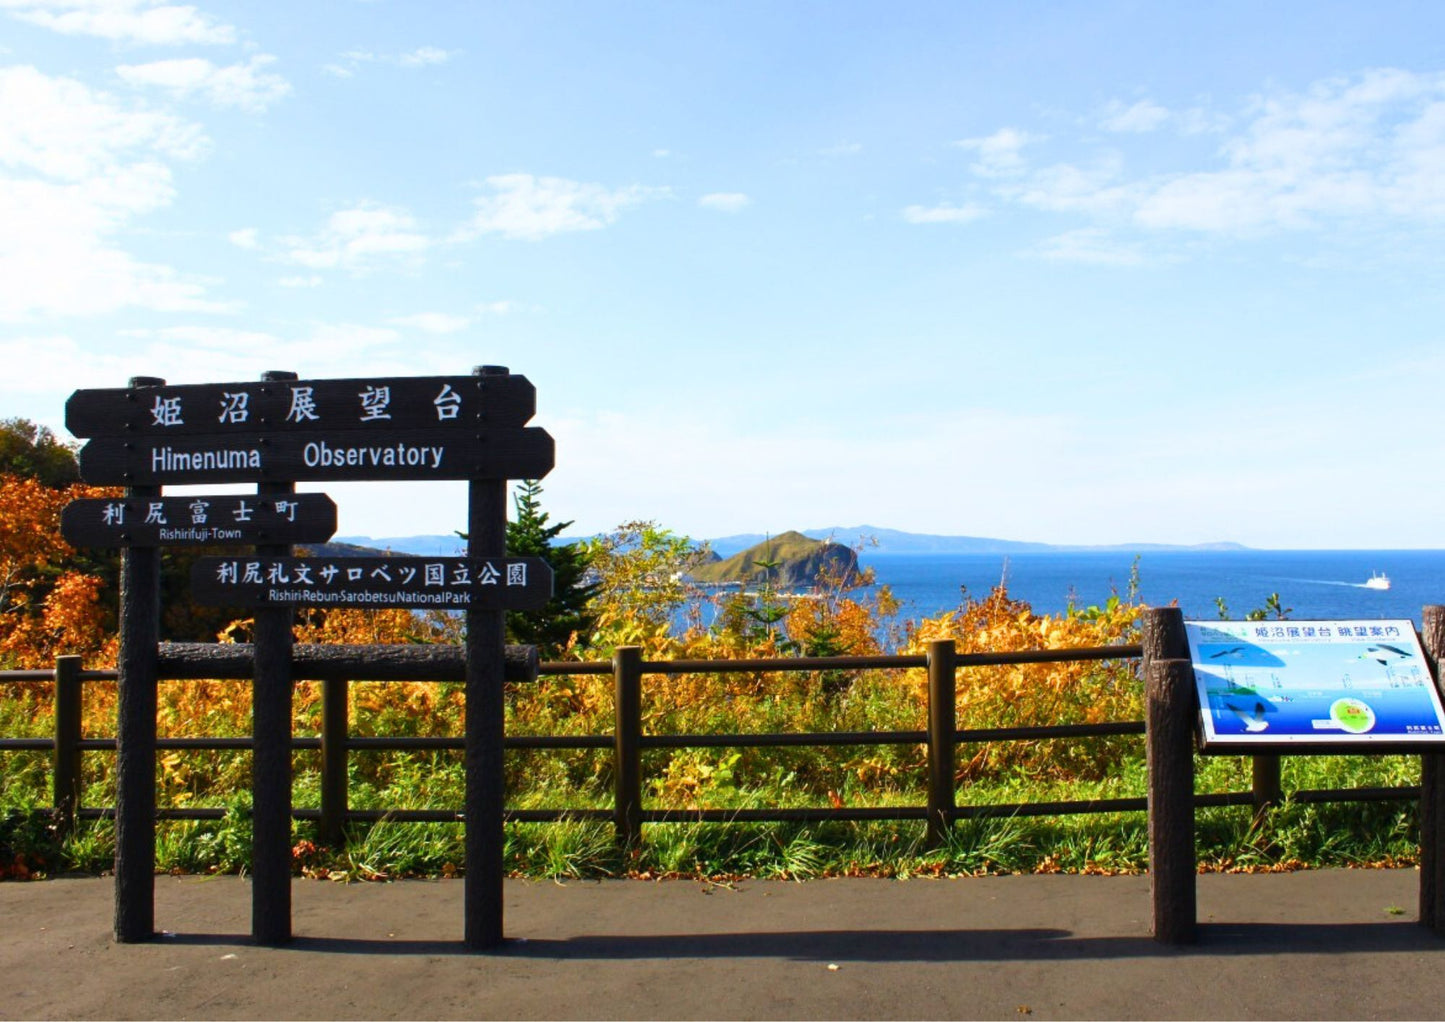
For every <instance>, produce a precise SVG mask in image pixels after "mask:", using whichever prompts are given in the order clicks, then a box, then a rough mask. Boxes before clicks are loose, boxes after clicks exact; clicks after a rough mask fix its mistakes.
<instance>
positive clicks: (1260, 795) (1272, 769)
mask: <svg viewBox="0 0 1445 1022" xmlns="http://www.w3.org/2000/svg"><path fill="white" fill-rule="evenodd" d="M1250 792H1251V793H1252V794H1253V796H1254V826H1256V827H1260V826H1263V825H1264V821H1265V818H1266V817H1267V816H1268V815H1269V811H1270V809H1271V808H1273V807H1274V806H1275V805H1277V804H1278V803H1279V800H1280V799H1281V798H1282V797H1283V796H1284V787H1283V784H1282V782H1281V780H1280V760H1279V756H1278V755H1273V754H1262V755H1258V756H1251V757H1250Z"/></svg>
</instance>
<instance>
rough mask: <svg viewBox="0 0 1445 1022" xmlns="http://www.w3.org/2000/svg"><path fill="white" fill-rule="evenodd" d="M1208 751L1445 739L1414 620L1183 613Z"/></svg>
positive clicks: (1379, 746) (1406, 745) (1362, 746)
mask: <svg viewBox="0 0 1445 1022" xmlns="http://www.w3.org/2000/svg"><path fill="white" fill-rule="evenodd" d="M1184 628H1185V633H1186V635H1187V636H1188V640H1189V654H1190V659H1191V661H1192V662H1193V667H1194V678H1195V685H1196V688H1197V690H1198V695H1199V709H1200V723H1201V746H1202V747H1203V748H1204V750H1205V751H1226V752H1227V751H1229V750H1233V751H1235V752H1241V751H1250V752H1256V751H1269V750H1270V749H1271V748H1278V749H1281V750H1283V751H1287V752H1319V751H1332V752H1355V753H1358V752H1364V751H1371V752H1375V751H1381V752H1384V751H1396V750H1399V749H1413V750H1415V751H1423V747H1426V746H1431V745H1435V746H1440V745H1442V744H1445V707H1442V704H1441V700H1440V693H1439V690H1438V689H1437V688H1436V685H1435V680H1434V676H1433V675H1432V674H1431V671H1430V665H1429V662H1428V661H1427V660H1426V659H1425V654H1424V652H1423V651H1422V650H1421V648H1420V641H1419V637H1418V636H1417V635H1416V634H1415V626H1414V623H1413V622H1411V621H1384V620H1378V621H1371V620H1350V621H1186V622H1185V623H1184Z"/></svg>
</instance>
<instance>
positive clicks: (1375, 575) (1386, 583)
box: [1365, 571, 1390, 589]
mask: <svg viewBox="0 0 1445 1022" xmlns="http://www.w3.org/2000/svg"><path fill="white" fill-rule="evenodd" d="M1365 588H1366V589H1389V588H1390V576H1389V575H1386V574H1385V573H1384V572H1383V571H1373V572H1371V573H1370V577H1369V579H1367V580H1366V582H1365Z"/></svg>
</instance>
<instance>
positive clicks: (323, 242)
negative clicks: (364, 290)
mask: <svg viewBox="0 0 1445 1022" xmlns="http://www.w3.org/2000/svg"><path fill="white" fill-rule="evenodd" d="M279 240H280V242H281V244H282V245H283V246H285V249H286V251H285V252H284V253H283V254H282V258H283V259H285V260H286V261H287V262H292V263H296V264H297V265H299V266H305V267H307V268H308V269H313V270H333V269H345V270H351V271H353V272H363V271H365V270H367V269H369V268H370V267H371V266H372V265H373V264H374V263H376V262H378V261H380V260H383V259H395V258H398V257H400V258H415V257H417V256H419V255H420V254H421V253H422V252H424V251H425V250H426V249H428V248H429V247H431V245H432V241H431V239H429V238H428V237H427V236H426V235H425V234H423V233H421V231H420V230H419V229H418V227H417V223H416V220H415V218H414V217H412V215H411V214H410V213H407V212H405V211H404V210H400V209H393V208H389V207H386V206H382V205H380V204H377V203H362V204H361V205H358V206H354V207H352V208H351V209H343V210H338V211H337V212H335V213H332V214H331V216H330V217H329V218H328V219H327V221H326V226H325V227H324V228H322V230H321V232H320V233H319V234H317V235H316V236H315V237H314V238H301V237H295V236H290V237H284V238H281V239H279Z"/></svg>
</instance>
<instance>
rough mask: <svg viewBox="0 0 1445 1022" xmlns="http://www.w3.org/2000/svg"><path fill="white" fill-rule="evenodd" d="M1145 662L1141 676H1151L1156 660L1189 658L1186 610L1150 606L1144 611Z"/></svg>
mask: <svg viewBox="0 0 1445 1022" xmlns="http://www.w3.org/2000/svg"><path fill="white" fill-rule="evenodd" d="M1143 625H1144V663H1143V666H1142V668H1141V670H1140V675H1141V677H1143V678H1145V679H1147V678H1148V677H1149V664H1150V663H1151V662H1152V661H1154V660H1188V659H1189V639H1188V637H1187V636H1186V635H1185V633H1184V611H1182V610H1180V609H1179V608H1178V607H1150V608H1148V609H1147V610H1145V611H1144V617H1143Z"/></svg>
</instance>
